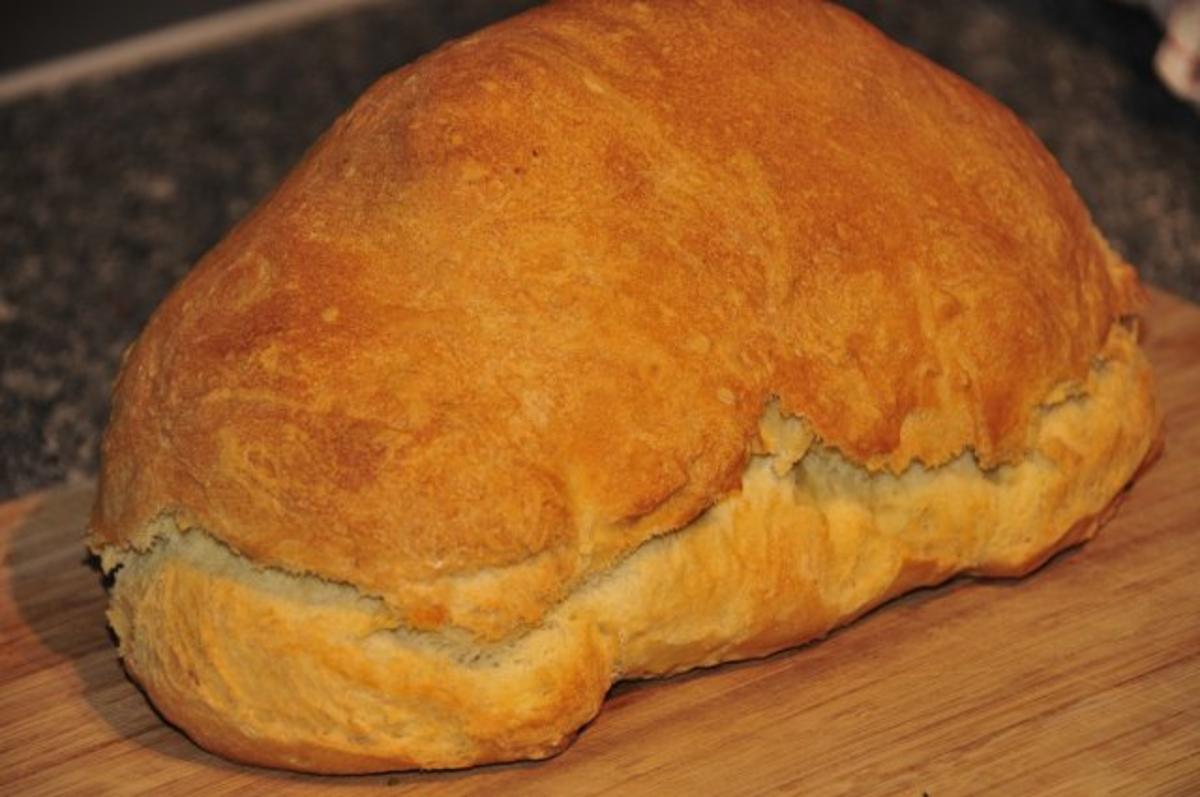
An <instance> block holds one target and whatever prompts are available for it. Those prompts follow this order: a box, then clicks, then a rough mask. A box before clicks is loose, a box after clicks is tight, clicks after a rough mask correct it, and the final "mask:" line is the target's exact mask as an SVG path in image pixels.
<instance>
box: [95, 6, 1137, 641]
mask: <svg viewBox="0 0 1200 797" xmlns="http://www.w3.org/2000/svg"><path fill="white" fill-rule="evenodd" d="M1113 262H1114V261H1113V259H1112V256H1111V255H1110V253H1109V252H1108V251H1107V250H1106V248H1105V247H1104V245H1103V244H1102V242H1101V241H1100V239H1099V236H1097V235H1096V234H1095V232H1094V231H1093V229H1092V228H1091V226H1090V222H1089V220H1088V217H1087V214H1086V212H1085V210H1084V208H1083V206H1082V204H1081V203H1080V201H1079V199H1078V198H1077V197H1076V196H1075V194H1074V193H1073V191H1072V190H1071V188H1070V185H1069V183H1068V181H1067V179H1066V177H1065V176H1064V175H1063V174H1062V173H1061V171H1060V170H1059V169H1058V168H1057V166H1056V165H1055V164H1054V163H1053V161H1052V159H1051V158H1050V156H1049V155H1048V154H1047V153H1046V152H1045V150H1044V149H1043V148H1042V147H1041V146H1040V145H1039V144H1038V143H1037V141H1036V140H1035V139H1034V138H1033V136H1031V135H1030V134H1029V133H1028V132H1027V131H1026V130H1025V129H1024V128H1023V127H1022V126H1021V125H1020V124H1019V123H1018V122H1017V121H1016V120H1015V119H1014V118H1013V117H1012V115H1011V114H1010V113H1009V112H1008V111H1006V110H1004V109H1003V108H1001V107H1000V106H999V105H997V104H996V103H995V102H993V101H992V100H990V99H988V98H986V97H984V96H983V95H982V94H981V93H979V92H978V91H976V90H975V89H973V88H971V87H969V86H968V85H967V84H966V83H964V82H963V81H961V80H959V79H957V78H955V77H952V76H950V75H949V74H947V73H945V72H943V71H942V70H940V69H939V68H937V67H935V66H934V65H932V64H930V63H929V62H927V61H925V60H924V59H922V58H920V57H918V56H916V55H914V54H912V53H910V52H908V51H906V50H904V49H902V48H900V47H898V46H896V45H894V44H891V43H889V42H887V41H886V40H885V39H883V38H882V37H881V36H880V35H879V34H878V33H877V32H875V31H874V30H873V29H871V28H869V27H868V26H867V25H865V24H864V23H863V22H861V21H860V20H858V19H857V18H855V17H853V16H852V15H850V14H849V13H847V12H845V11H842V10H840V9H838V8H836V7H834V6H829V5H825V4H823V3H815V2H792V1H791V0H788V1H787V2H784V1H783V0H777V1H776V2H765V3H755V4H752V5H751V4H739V3H733V2H714V3H694V2H687V3H684V2H661V3H653V4H649V3H640V4H639V3H627V2H618V3H609V2H603V3H602V2H590V1H587V0H583V1H580V2H567V3H560V4H554V5H552V6H550V7H547V8H543V9H540V10H538V11H535V12H533V13H530V14H526V15H523V16H521V17H518V18H516V19H514V20H511V21H509V22H507V23H504V24H502V25H499V26H496V27H494V28H492V29H489V30H487V31H485V32H483V33H481V34H478V35H476V36H473V37H471V38H470V39H467V40H464V41H462V42H458V43H455V44H452V45H450V46H448V47H445V48H443V49H441V50H439V51H438V52H437V53H435V54H433V55H431V56H429V57H427V58H425V59H423V60H421V61H419V62H417V63H416V64H414V65H413V66H410V67H407V68H405V69H403V70H400V71H399V72H397V73H395V74H394V75H391V76H389V77H387V78H384V79H383V80H382V81H380V82H379V83H378V84H377V85H376V86H375V87H373V88H372V89H371V90H370V91H368V92H367V94H366V95H365V96H364V97H363V98H362V99H361V100H360V101H359V102H358V103H357V104H356V105H355V107H354V108H353V109H351V110H350V111H349V112H348V113H347V114H346V115H345V116H344V117H343V118H342V119H341V120H339V122H338V123H337V124H336V125H335V126H334V128H333V130H331V131H330V132H329V133H328V134H327V135H326V136H325V137H324V138H323V139H322V141H321V142H320V143H319V144H318V145H317V146H316V147H315V148H314V149H313V151H312V152H311V153H310V154H309V156H308V157H307V158H306V159H305V161H304V163H302V164H301V166H300V167H299V168H298V169H297V170H296V171H295V173H294V174H293V175H292V176H291V177H290V178H289V179H288V180H287V181H286V182H285V183H284V184H283V185H282V186H281V187H280V188H279V189H278V191H277V192H276V193H275V194H274V195H273V196H272V197H271V199H270V200H268V201H267V202H266V203H265V204H264V205H263V206H262V207H261V208H259V210H258V211H257V212H256V213H255V214H254V215H253V216H252V217H251V218H250V219H249V220H247V221H246V222H245V223H244V224H242V225H241V226H240V227H239V228H238V229H237V230H236V231H235V232H234V233H233V234H232V235H230V236H229V238H228V239H227V240H226V241H224V242H223V243H222V244H221V245H219V246H218V247H217V248H216V249H215V250H214V251H213V252H212V253H211V254H210V255H209V256H208V257H206V258H205V259H204V261H203V262H202V263H201V264H200V265H199V267H198V268H197V269H196V270H195V271H194V272H193V273H192V274H191V275H190V276H189V277H188V278H187V279H186V280H185V281H184V283H183V284H182V285H181V287H180V288H179V289H178V290H177V291H176V292H175V293H174V294H173V295H172V296H171V297H170V299H169V300H168V301H167V302H166V303H165V304H164V305H163V307H162V308H161V309H160V310H159V312H158V313H156V315H155V317H154V318H153V320H152V321H151V323H150V325H149V327H148V329H147V330H146V332H145V334H144V335H143V336H142V338H141V340H140V341H139V342H138V344H137V345H136V346H135V348H134V349H133V351H132V353H131V354H130V357H129V360H128V363H127V365H126V367H125V369H124V371H123V374H122V376H121V380H120V384H119V386H118V389H117V392H116V396H115V408H114V414H113V418H112V423H111V427H110V431H109V433H108V439H107V443H106V448H105V465H104V472H103V487H104V489H103V491H102V495H101V498H100V501H99V503H98V504H97V508H96V512H95V517H94V521H93V534H94V539H95V540H96V541H97V543H115V542H122V541H124V542H127V543H133V544H143V543H144V542H145V538H144V534H143V531H142V530H143V529H145V528H146V526H147V524H148V523H149V522H150V521H151V520H152V519H153V518H154V517H155V516H157V515H158V514H159V513H161V512H163V511H174V512H177V513H179V514H180V519H181V522H183V523H184V524H185V525H187V524H196V525H201V526H203V527H204V528H206V529H209V530H210V532H211V533H212V534H214V535H216V536H217V537H219V538H220V539H222V540H225V541H226V542H228V543H229V544H231V545H232V546H234V547H235V548H236V549H237V550H239V551H241V552H243V553H245V554H247V555H249V556H252V557H254V558H255V559H256V560H257V561H262V562H264V563H269V564H272V565H276V566H280V567H285V568H288V569H291V570H294V571H297V572H311V573H317V574H320V575H322V576H325V577H328V578H331V579H335V580H341V581H347V582H353V583H355V584H358V585H359V586H360V587H361V588H363V589H364V590H366V591H368V592H370V593H371V594H376V595H381V596H383V597H384V598H386V599H387V600H388V601H389V602H391V603H392V604H393V605H394V606H395V608H396V609H397V611H400V612H403V613H406V614H408V615H409V616H410V620H411V621H412V622H415V623H418V624H422V625H425V626H427V627H431V628H434V627H439V626H441V625H442V624H444V623H447V622H455V623H458V624H462V625H466V626H469V627H472V628H473V629H474V630H475V631H476V632H477V633H480V634H483V635H485V636H489V637H496V636H500V635H503V634H504V633H508V632H510V631H511V630H512V629H513V628H516V627H520V626H521V625H522V624H525V623H528V622H531V621H536V619H537V617H538V616H539V613H540V608H539V607H543V606H544V605H546V604H547V603H548V602H551V601H553V600H554V599H555V598H556V597H558V596H561V595H562V594H564V593H565V592H566V590H568V589H569V588H570V586H571V585H572V584H573V583H576V582H577V581H578V580H579V579H581V578H583V577H585V576H586V574H587V573H588V572H592V571H594V570H596V569H598V568H603V567H605V566H607V564H608V563H609V562H611V561H612V560H613V559H615V558H618V557H620V556H622V555H624V553H625V552H627V551H628V550H631V549H632V548H634V547H636V546H637V545H638V544H640V543H641V542H642V541H643V540H645V539H647V538H649V537H652V536H654V535H657V534H661V533H663V532H665V531H668V530H670V529H672V528H675V527H678V526H679V525H681V524H683V523H686V522H688V521H689V520H690V519H692V518H693V517H695V516H696V515H697V514H698V513H699V512H700V511H702V510H703V509H704V508H705V507H707V506H709V505H711V504H712V503H713V502H714V501H716V500H718V499H719V498H720V497H721V496H722V495H724V494H726V493H727V492H728V491H729V490H731V489H733V488H735V487H736V485H737V478H738V475H739V474H740V473H741V471H742V468H743V466H744V464H745V462H746V457H747V456H748V453H749V451H750V450H751V448H752V445H753V437H754V433H755V424H756V422H757V418H758V417H759V415H760V413H761V412H762V409H763V407H764V406H765V405H766V404H767V402H768V401H770V400H771V399H772V398H773V397H778V399H779V401H780V404H781V406H782V408H783V409H784V411H785V412H787V413H789V414H793V415H797V416H803V417H805V418H807V419H808V420H809V422H810V423H811V424H812V426H813V428H814V429H815V431H816V432H817V433H818V434H819V435H820V437H821V438H822V440H824V441H825V442H826V444H827V445H830V446H833V447H836V448H837V449H839V450H841V451H843V452H844V453H845V454H846V455H847V456H848V457H849V458H851V459H852V460H853V461H857V462H863V463H866V464H867V465H868V466H870V467H872V468H877V467H887V468H889V469H891V470H893V471H897V472H898V471H900V470H903V469H904V467H906V466H907V465H908V464H909V463H910V462H911V461H913V460H918V461H921V462H924V463H926V464H930V465H936V464H938V463H942V462H945V461H947V460H949V459H950V458H952V457H954V456H957V455H958V454H959V453H961V452H962V451H964V450H971V451H974V452H975V453H976V454H977V456H978V457H979V458H980V460H981V461H982V462H983V463H984V464H985V465H992V464H996V463H999V462H1006V461H1015V460H1019V459H1020V458H1021V457H1022V456H1023V455H1024V454H1025V451H1026V448H1027V445H1028V435H1029V428H1030V418H1031V415H1032V414H1033V413H1035V412H1036V411H1037V407H1038V406H1039V404H1041V403H1042V402H1043V401H1045V400H1046V399H1047V397H1048V396H1049V395H1050V394H1051V393H1052V391H1054V390H1055V389H1057V388H1059V387H1060V386H1061V385H1063V384H1064V383H1073V382H1077V381H1078V380H1079V379H1081V378H1082V376H1083V374H1084V372H1085V370H1086V367H1087V364H1088V361H1089V359H1090V358H1091V357H1092V356H1093V354H1094V353H1095V351H1096V350H1097V348H1098V347H1099V346H1100V344H1101V342H1102V341H1103V339H1104V336H1105V334H1106V333H1107V331H1108V329H1109V327H1110V326H1111V325H1112V323H1113V322H1114V320H1116V319H1117V318H1118V317H1119V316H1121V315H1123V314H1125V313H1127V312H1128V311H1129V309H1130V307H1129V305H1130V296H1129V293H1130V291H1129V289H1128V287H1127V285H1126V283H1121V284H1118V283H1117V281H1115V280H1114V279H1110V276H1109V271H1108V267H1109V266H1110V264H1112V263H1113ZM1114 268H1115V270H1114V273H1115V274H1117V275H1120V274H1122V273H1123V271H1122V269H1124V267H1122V266H1119V265H1118V266H1115V267H1114ZM1123 286H1124V287H1123ZM614 463H620V465H619V466H614ZM535 557H536V558H537V561H536V562H533V563H531V558H535ZM502 567H510V568H512V569H513V572H514V573H516V574H517V575H514V576H513V578H514V581H513V586H512V588H510V589H507V590H504V592H505V593H506V595H507V597H505V598H502V600H504V601H506V603H505V604H504V605H489V606H483V607H481V606H479V605H477V604H476V603H473V602H472V599H470V598H462V596H460V595H459V594H458V592H459V590H458V588H457V587H455V586H453V583H452V582H454V581H455V580H456V579H457V578H458V577H459V576H462V575H463V574H469V573H471V572H474V571H478V570H482V569H489V568H502ZM488 594H490V593H488ZM493 603H494V602H493Z"/></svg>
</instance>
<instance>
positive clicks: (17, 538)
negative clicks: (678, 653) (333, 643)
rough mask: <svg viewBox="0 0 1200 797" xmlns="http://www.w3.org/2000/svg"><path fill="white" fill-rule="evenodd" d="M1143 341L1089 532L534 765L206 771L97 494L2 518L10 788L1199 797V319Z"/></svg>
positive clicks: (627, 708)
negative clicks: (123, 652) (1104, 514)
mask: <svg viewBox="0 0 1200 797" xmlns="http://www.w3.org/2000/svg"><path fill="white" fill-rule="evenodd" d="M1148 326H1149V330H1148V336H1147V340H1148V343H1147V345H1148V348H1149V351H1150V353H1151V357H1152V359H1153V360H1154V362H1155V365H1156V369H1157V373H1158V377H1159V381H1160V390H1161V397H1162V401H1163V404H1164V406H1165V408H1166V412H1167V433H1166V450H1165V453H1164V454H1163V457H1162V459H1161V460H1160V461H1159V462H1158V463H1157V464H1156V465H1155V466H1154V467H1153V469H1152V470H1150V472H1149V473H1147V474H1146V476H1145V477H1144V478H1143V479H1142V480H1141V481H1140V482H1139V483H1138V484H1137V486H1136V487H1135V488H1134V489H1133V491H1132V493H1131V495H1130V496H1129V498H1128V500H1127V501H1126V502H1125V504H1124V506H1123V507H1122V509H1121V511H1120V512H1119V514H1118V515H1117V517H1116V519H1115V520H1113V521H1112V522H1111V523H1110V524H1109V525H1108V526H1107V527H1106V528H1105V529H1104V530H1103V531H1102V532H1101V534H1100V536H1099V537H1098V538H1097V539H1096V540H1095V541H1093V542H1092V543H1090V544H1088V545H1087V546H1085V547H1084V548H1082V549H1079V550H1076V551H1072V552H1069V553H1066V554H1064V555H1061V556H1059V557H1057V558H1056V559H1054V560H1052V561H1051V562H1050V563H1049V564H1048V565H1047V566H1045V567H1044V568H1042V569H1041V570H1040V571H1039V572H1037V573H1036V574H1034V575H1033V576H1031V577H1029V578H1026V579H1023V580H1019V581H973V580H967V579H961V580H957V581H954V582H952V583H950V584H947V585H944V586H942V587H940V588H938V589H930V590H922V591H920V592H917V593H914V594H911V595H909V596H906V597H904V598H901V599H899V600H896V601H893V602H891V603H890V604H888V605H886V606H884V607H882V608H881V609H879V610H876V611H875V612H872V613H871V614H870V615H868V616H866V617H865V618H863V619H861V620H860V621H859V622H857V623H855V624H854V625H852V626H850V627H849V628H847V629H844V630H842V631H840V632H838V633H835V634H834V635H832V636H831V637H829V638H828V639H826V640H825V641H822V642H820V643H817V644H812V645H808V646H805V647H802V648H799V649H796V650H792V651H788V652H785V653H782V654H778V655H775V656H772V657H770V658H768V659H765V660H760V661H755V662H746V663H741V664H735V665H726V666H723V667H718V668H715V669H711V670H706V671H702V672H697V673H692V674H689V675H685V676H681V677H677V678H672V679H669V680H665V681H654V682H644V683H637V684H623V685H619V686H618V687H616V688H615V689H614V690H613V692H612V694H611V696H610V697H609V699H608V701H607V702H606V703H605V705H604V709H603V712H602V713H601V714H600V716H599V717H598V718H597V719H596V720H595V721H594V722H593V723H592V724H591V725H590V726H588V727H587V728H586V729H585V730H584V731H583V733H582V734H581V735H580V736H579V738H578V739H577V741H576V742H575V744H574V745H573V746H572V747H570V748H569V749H568V750H567V751H566V752H565V753H563V754H562V755H560V756H558V757H557V758H555V759H552V760H550V761H545V762H541V763H535V764H513V765H507V766H492V767H484V768H480V769H474V770H466V771H461V772H449V773H407V774H406V773H401V774H395V775H381V776H371V777H352V778H322V777H314V776H301V775H293V774H289V773H283V772H273V771H269V770H261V769H253V768H248V767H241V766H237V765H234V764H230V763H227V762H224V761H222V760H221V759H218V758H216V757H214V756H211V755H209V754H207V753H205V752H204V751H202V750H200V749H199V748H197V747H196V746H194V745H193V744H192V743H191V742H189V741H188V740H187V738H185V737H184V736H183V735H182V734H181V733H179V732H178V731H176V730H174V729H173V728H171V727H169V726H167V725H166V724H164V722H163V721H162V720H161V719H160V718H159V717H158V716H157V715H156V714H155V713H154V711H153V710H152V709H151V708H150V706H149V705H148V704H147V703H146V700H145V699H144V697H143V696H142V695H141V693H139V692H138V690H137V689H136V688H135V687H134V686H133V685H132V684H131V683H130V682H129V681H128V680H126V678H125V677H124V675H123V673H122V671H121V667H120V664H119V663H118V661H117V659H116V654H115V650H114V647H113V644H112V640H111V638H110V636H109V633H108V631H107V629H106V626H105V621H104V606H105V595H104V588H103V585H102V583H101V578H100V575H99V572H98V571H97V570H96V569H95V567H94V566H93V565H92V564H91V563H90V562H89V561H88V559H87V558H86V556H85V554H84V550H83V546H82V542H81V536H82V533H83V526H84V523H85V519H86V514H87V511H88V506H89V503H90V501H91V488H90V487H88V486H86V485H85V486H75V487H67V488H62V489H59V490H55V491H52V492H48V493H45V494H42V495H38V496H32V497H28V498H25V499H21V500H18V501H15V502H11V503H9V504H5V505H2V506H0V560H2V562H3V565H2V567H0V794H4V795H9V794H88V795H94V794H124V793H153V794H206V795H208V794H214V795H219V794H239V795H245V794H279V795H287V794H328V793H332V792H347V793H369V792H376V791H378V792H380V793H386V794H392V795H402V794H418V793H419V794H456V795H462V794H497V793H517V794H522V795H537V794H595V793H608V792H616V793H621V794H630V793H638V794H762V793H785V794H787V793H803V794H819V795H823V794H854V795H870V794H881V795H922V794H928V795H930V797H943V795H947V796H948V795H967V794H970V795H975V794H1003V795H1027V794H1037V795H1060V794H1061V795H1102V794H1120V795H1196V794H1200V308H1197V307H1195V306H1193V305H1189V304H1187V303H1185V302H1183V301H1180V300H1178V299H1175V298H1172V297H1170V296H1167V295H1164V294H1161V293H1156V294H1154V297H1153V304H1152V308H1151V312H1150V313H1149V324H1148ZM281 666H286V663H281Z"/></svg>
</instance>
